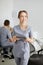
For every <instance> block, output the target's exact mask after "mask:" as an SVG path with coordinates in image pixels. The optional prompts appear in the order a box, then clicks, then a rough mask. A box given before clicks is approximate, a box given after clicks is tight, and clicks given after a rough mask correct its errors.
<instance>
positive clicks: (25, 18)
mask: <svg viewBox="0 0 43 65" xmlns="http://www.w3.org/2000/svg"><path fill="white" fill-rule="evenodd" d="M19 20H20V24H21V25H27V24H28V14H26V13H25V12H22V13H21V14H20V18H19Z"/></svg>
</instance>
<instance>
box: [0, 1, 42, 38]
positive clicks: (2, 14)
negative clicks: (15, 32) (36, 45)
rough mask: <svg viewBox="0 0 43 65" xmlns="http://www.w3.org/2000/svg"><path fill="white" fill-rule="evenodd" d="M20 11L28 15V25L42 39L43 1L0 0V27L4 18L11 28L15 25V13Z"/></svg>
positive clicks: (16, 21) (16, 20)
mask: <svg viewBox="0 0 43 65" xmlns="http://www.w3.org/2000/svg"><path fill="white" fill-rule="evenodd" d="M22 9H25V10H27V11H28V12H29V13H30V17H29V24H30V25H31V26H32V28H33V30H34V31H38V32H39V33H40V34H41V36H42V37H43V0H0V26H1V25H2V24H3V21H4V20H5V19H6V18H7V19H9V20H10V21H11V26H12V27H13V26H14V24H17V23H18V19H17V12H18V11H19V10H22Z"/></svg>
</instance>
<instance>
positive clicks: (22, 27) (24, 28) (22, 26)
mask: <svg viewBox="0 0 43 65" xmlns="http://www.w3.org/2000/svg"><path fill="white" fill-rule="evenodd" d="M20 28H21V29H22V30H27V28H28V26H24V25H22V24H20Z"/></svg>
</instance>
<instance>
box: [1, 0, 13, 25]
mask: <svg viewBox="0 0 43 65" xmlns="http://www.w3.org/2000/svg"><path fill="white" fill-rule="evenodd" d="M12 11H13V0H0V26H2V25H3V22H4V20H5V19H9V20H10V22H11V25H13V21H12Z"/></svg>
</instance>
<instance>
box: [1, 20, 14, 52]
mask: <svg viewBox="0 0 43 65" xmlns="http://www.w3.org/2000/svg"><path fill="white" fill-rule="evenodd" d="M9 27H10V21H9V20H5V21H4V26H3V27H2V28H1V45H2V47H3V50H4V53H8V48H10V51H12V49H13V46H14V42H13V38H12V35H11V32H12V31H11V30H10V28H9Z"/></svg>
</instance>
